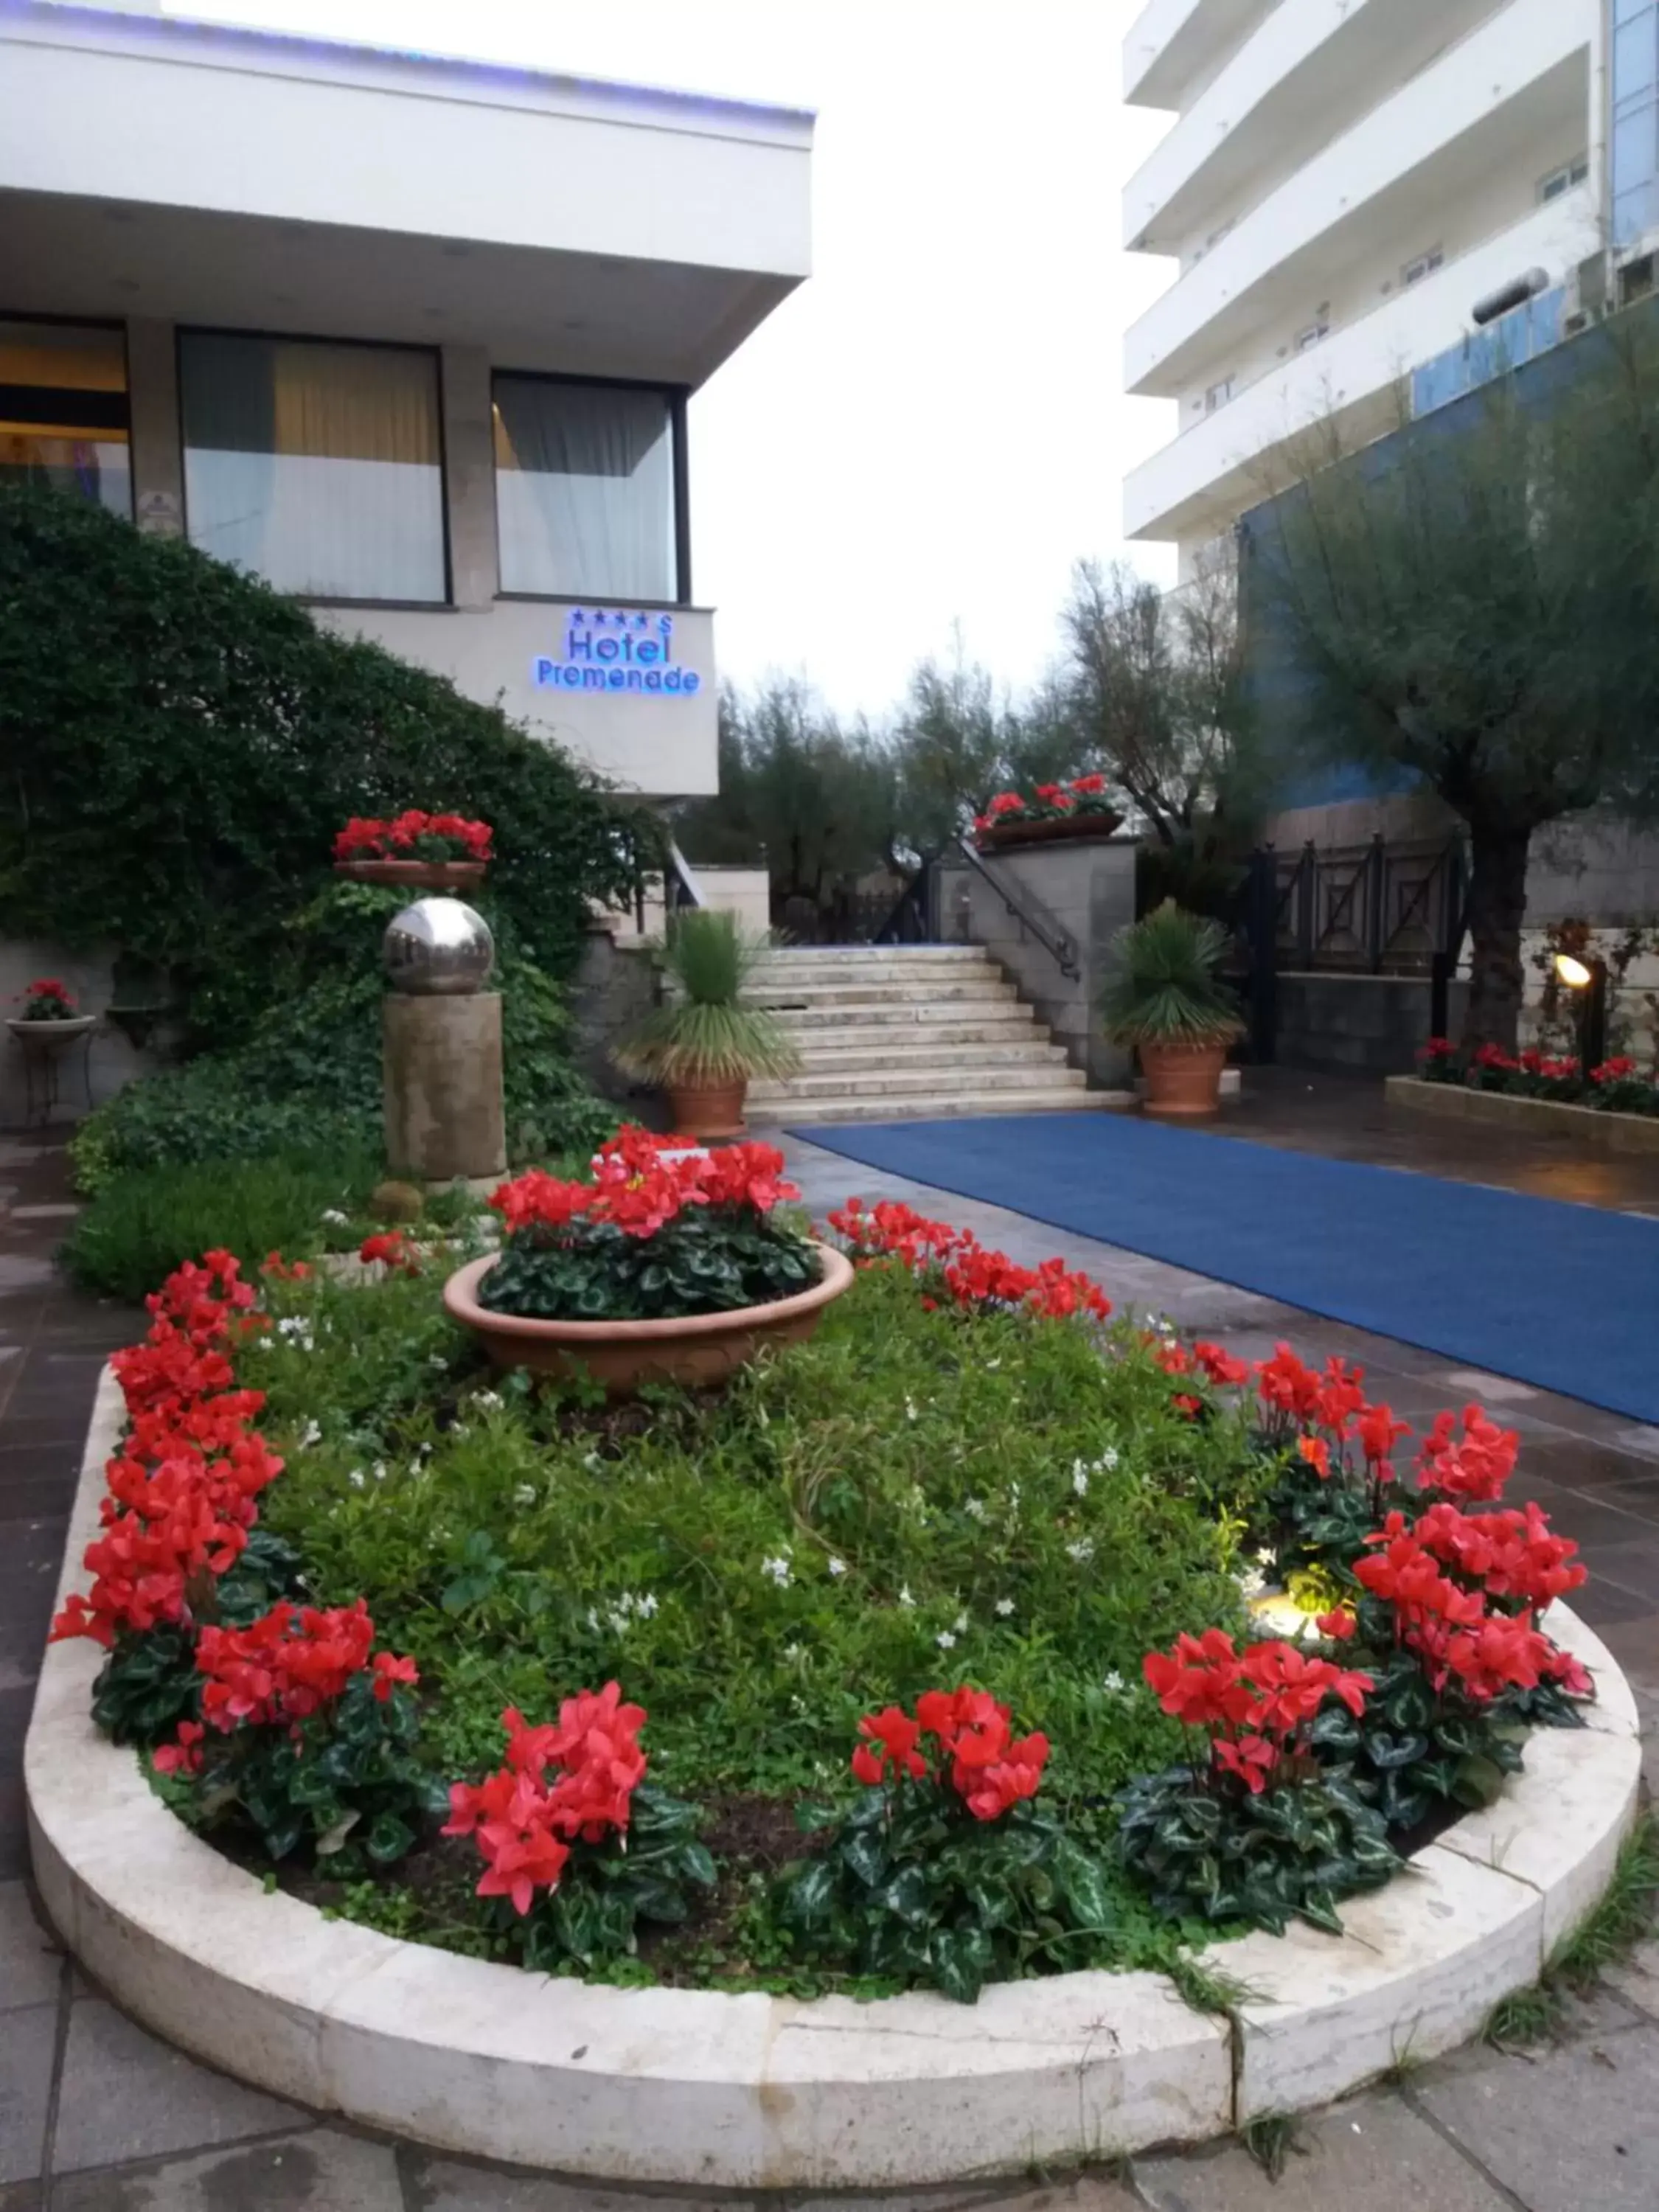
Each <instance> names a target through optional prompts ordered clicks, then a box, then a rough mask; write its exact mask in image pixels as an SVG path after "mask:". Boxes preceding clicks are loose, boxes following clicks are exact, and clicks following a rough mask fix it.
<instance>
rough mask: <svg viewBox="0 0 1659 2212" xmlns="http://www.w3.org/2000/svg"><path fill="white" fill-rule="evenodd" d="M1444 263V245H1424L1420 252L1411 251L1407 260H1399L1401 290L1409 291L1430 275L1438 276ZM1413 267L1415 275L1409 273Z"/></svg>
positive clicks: (1426, 280) (1423, 282)
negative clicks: (1410, 256)
mask: <svg viewBox="0 0 1659 2212" xmlns="http://www.w3.org/2000/svg"><path fill="white" fill-rule="evenodd" d="M1445 265H1446V249H1445V247H1444V246H1425V247H1424V249H1423V251H1422V252H1421V253H1413V256H1412V258H1411V259H1410V260H1409V261H1404V262H1401V265H1400V289H1401V291H1402V292H1409V291H1411V290H1413V289H1414V288H1415V287H1416V286H1417V285H1419V284H1425V283H1427V282H1428V280H1429V278H1430V277H1431V276H1438V274H1439V273H1440V271H1441V270H1443V268H1444V267H1445ZM1413 269H1414V270H1416V271H1417V274H1416V276H1413V275H1412V273H1411V272H1412V270H1413Z"/></svg>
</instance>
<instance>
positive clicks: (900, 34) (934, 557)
mask: <svg viewBox="0 0 1659 2212" xmlns="http://www.w3.org/2000/svg"><path fill="white" fill-rule="evenodd" d="M168 4H169V8H170V10H171V12H176V13H178V14H180V15H197V16H202V15H210V16H213V17H216V18H218V19H220V20H223V21H236V22H243V23H250V24H256V25H260V26H263V27H270V28H275V29H284V30H299V31H306V32H310V33H317V34H319V35H322V36H327V37H334V38H342V39H351V38H361V39H365V40H373V41H379V42H380V43H383V44H387V45H396V46H413V47H420V48H426V49H429V50H431V51H432V52H441V53H465V54H470V55H473V56H476V57H478V58H486V59H490V60H502V61H513V62H520V63H526V64H532V65H538V66H541V67H545V68H549V69H554V70H577V71H580V72H582V73H585V74H590V75H593V76H611V77H621V78H624V79H634V80H636V81H638V82H644V83H652V84H659V85H667V86H672V87H679V88H687V89H690V90H695V91H708V92H724V93H730V94H736V95H738V96H739V97H742V98H747V99H757V100H781V101H784V102H786V103H788V104H790V105H793V106H808V107H813V108H816V109H817V116H818V124H817V149H816V152H815V154H814V157H813V274H812V276H811V278H810V279H809V280H808V282H807V283H805V284H804V285H803V286H801V287H800V289H799V290H798V291H796V292H795V293H794V295H793V296H792V297H791V298H790V299H789V300H788V301H786V302H785V304H784V305H783V307H781V308H780V309H779V310H778V311H777V312H776V313H775V314H774V315H773V316H772V317H771V319H769V321H768V322H767V323H765V324H763V325H762V327H761V329H760V330H759V331H757V332H756V334H755V335H754V336H753V337H751V338H750V340H749V341H748V343H747V344H746V345H744V348H743V349H742V350H741V351H740V352H739V353H738V356H736V358H735V359H734V360H732V362H728V364H727V365H726V368H723V369H721V370H720V373H719V374H717V375H716V376H715V377H714V379H713V380H712V381H711V382H710V383H709V384H708V386H706V387H705V389H704V391H703V392H702V393H701V394H700V395H699V396H698V398H696V400H695V401H694V402H693V404H692V409H691V417H690V435H691V465H692V497H693V516H692V551H693V557H694V564H695V571H696V592H697V597H698V599H700V600H701V601H703V602H705V603H706V604H708V605H713V606H715V607H717V608H718V609H719V611H720V621H719V624H718V627H717V629H716V633H715V642H716V650H717V653H718V655H719V658H720V663H721V665H722V668H723V669H724V670H725V671H726V672H728V673H730V674H732V675H734V676H736V677H738V678H739V679H740V680H744V681H747V680H752V679H753V678H757V677H759V676H761V675H763V673H764V672H765V671H768V670H769V669H779V670H783V671H789V672H795V671H805V673H806V674H807V675H808V676H809V677H810V678H811V679H812V681H813V682H814V683H816V684H817V685H818V687H819V688H820V690H822V691H823V693H824V695H825V696H826V697H828V698H829V700H830V701H831V702H833V703H834V704H835V705H836V706H837V707H838V708H843V709H856V708H865V709H867V710H868V711H870V712H872V713H879V712H880V711H881V710H882V709H883V708H885V707H886V706H887V705H888V704H890V702H892V701H893V700H894V699H895V698H896V696H897V695H898V694H899V692H900V691H901V690H902V686H903V684H904V681H905V678H906V676H907V674H908V671H909V669H910V667H911V665H912V664H913V663H914V662H915V660H916V659H919V658H920V657H921V655H923V654H925V653H943V652H945V651H947V650H948V649H949V646H950V641H951V626H952V624H953V623H958V622H959V623H960V624H961V627H962V633H963V639H964V641H965V645H966V648H967V651H968V653H969V655H970V656H971V657H972V658H974V659H980V660H983V661H984V662H986V663H987V665H989V666H990V667H991V668H992V669H993V671H994V672H995V673H996V675H997V677H998V678H999V679H1000V680H1001V681H1003V682H1005V683H1006V684H1010V685H1012V686H1014V687H1016V688H1018V687H1020V686H1023V685H1024V684H1028V683H1030V681H1031V680H1032V679H1033V678H1035V677H1036V676H1037V675H1038V674H1039V673H1040V672H1041V671H1042V666H1043V665H1044V663H1045V661H1046V660H1047V659H1048V658H1049V656H1050V655H1051V653H1052V652H1053V650H1054V643H1055V633H1054V618H1055V614H1056V611H1057V610H1058V607H1059V605H1060V601H1061V599H1062V598H1063V596H1064V594H1065V590H1066V574H1067V571H1068V570H1069V568H1070V566H1071V563H1072V562H1073V560H1074V559H1075V558H1076V557H1077V556H1079V555H1081V554H1095V555H1099V556H1104V557H1108V558H1109V557H1111V556H1114V555H1115V554H1118V553H1121V552H1128V553H1130V554H1131V556H1132V557H1133V558H1134V559H1135V561H1136V562H1137V564H1138V565H1139V566H1140V567H1141V568H1144V569H1145V570H1146V573H1148V574H1151V575H1152V576H1153V577H1155V578H1156V579H1157V580H1159V581H1161V582H1162V581H1167V580H1172V578H1173V573H1174V568H1173V555H1172V553H1168V552H1166V550H1165V549H1163V548H1148V547H1145V546H1138V547H1134V548H1127V547H1125V546H1124V545H1123V544H1121V538H1120V532H1121V500H1120V492H1119V486H1120V482H1121V477H1122V476H1123V473H1124V471H1125V470H1126V469H1127V468H1128V467H1131V466H1133V464H1134V463H1135V462H1136V461H1137V460H1139V459H1141V458H1142V457H1143V456H1144V455H1145V454H1146V453H1151V452H1152V451H1153V450H1155V449H1156V447H1158V446H1160V445H1161V444H1163V443H1164V440H1165V439H1166V438H1167V437H1168V436H1170V435H1171V433H1172V430H1173V428H1174V410H1173V407H1172V406H1171V405H1170V404H1168V403H1165V402H1162V401H1154V400H1137V399H1127V398H1124V397H1123V396H1122V393H1121V390H1120V380H1121V368H1120V356H1121V334H1122V331H1123V330H1124V328H1125V326H1126V325H1127V324H1128V323H1130V322H1131V321H1133V319H1134V318H1135V317H1136V316H1137V315H1138V314H1139V313H1140V312H1141V310H1142V308H1143V307H1145V306H1146V304H1147V302H1148V301H1150V300H1151V299H1152V298H1153V297H1154V296H1155V295H1156V294H1157V293H1158V291H1159V290H1161V289H1163V288H1164V284H1165V283H1167V282H1168V281H1169V276H1170V264H1168V263H1167V262H1163V261H1153V260H1151V259H1148V258H1146V257H1145V256H1136V255H1128V254H1125V253H1122V252H1120V251H1119V247H1118V240H1119V238H1120V237H1121V227H1120V223H1119V216H1118V196H1119V191H1120V188H1121V184H1122V182H1123V180H1124V179H1125V178H1126V177H1127V175H1128V174H1129V173H1130V172H1131V171H1132V170H1133V168H1134V167H1136V166H1137V165H1138V164H1139V161H1141V160H1143V159H1144V157H1145V155H1146V152H1147V151H1148V149H1150V148H1151V147H1152V145H1153V144H1154V143H1156V141H1157V139H1158V137H1159V136H1160V135H1161V133H1162V131H1163V130H1164V127H1165V123H1166V120H1167V118H1163V117H1160V116H1156V115H1148V114H1146V113H1144V112H1137V111H1134V110H1131V109H1127V108H1125V107H1123V106H1121V104H1120V101H1119V96H1118V88H1119V82H1120V78H1119V66H1118V52H1119V46H1120V44H1121V39H1122V35H1123V33H1124V30H1125V29H1126V28H1127V26H1128V24H1129V23H1130V22H1132V21H1133V18H1134V16H1135V15H1136V13H1137V12H1138V10H1139V5H1140V4H1141V0H587V4H586V5H582V6H578V5H574V4H572V0H466V4H465V5H461V4H459V0H197V4H195V5H184V4H179V0H168Z"/></svg>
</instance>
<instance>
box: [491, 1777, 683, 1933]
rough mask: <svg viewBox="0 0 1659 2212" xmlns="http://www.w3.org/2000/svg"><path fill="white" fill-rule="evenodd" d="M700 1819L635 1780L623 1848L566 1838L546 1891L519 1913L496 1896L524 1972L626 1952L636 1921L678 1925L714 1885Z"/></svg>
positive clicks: (609, 1841)
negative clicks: (554, 1880)
mask: <svg viewBox="0 0 1659 2212" xmlns="http://www.w3.org/2000/svg"><path fill="white" fill-rule="evenodd" d="M701 1819H702V1816H701V1814H699V1812H698V1810H697V1808H696V1806H695V1805H690V1804H687V1803H685V1802H684V1801H683V1800H682V1799H680V1798H678V1797H671V1796H669V1795H668V1794H667V1792H666V1791H665V1790H658V1789H656V1788H654V1787H653V1785H652V1784H650V1783H648V1782H642V1783H641V1784H640V1785H639V1786H638V1788H637V1789H636V1790H635V1791H634V1795H633V1800H632V1805H631V1808H630V1812H629V1823H628V1835H627V1838H626V1849H623V1847H622V1844H620V1843H619V1842H618V1840H617V1838H614V1837H611V1838H606V1840H605V1842H604V1843H602V1844H588V1843H582V1842H580V1841H578V1842H576V1843H573V1844H572V1845H571V1847H570V1857H569V1858H568V1860H567V1862H566V1863H565V1867H564V1871H563V1873H562V1875H560V1877H559V1884H558V1887H557V1888H556V1890H554V1891H553V1893H551V1895H543V1896H542V1897H541V1898H539V1899H538V1901H537V1903H536V1904H535V1905H533V1906H532V1909H531V1911H530V1912H529V1913H528V1914H527V1915H526V1916H525V1917H522V1918H520V1916H519V1915H518V1914H517V1913H515V1912H514V1911H513V1906H512V1904H511V1902H510V1900H509V1899H505V1898H502V1899H498V1900H497V1901H496V1910H495V1919H496V1924H497V1925H498V1927H500V1928H501V1929H502V1930H504V1931H505V1933H506V1934H507V1936H508V1937H509V1939H510V1940H511V1941H512V1942H513V1944H514V1946H515V1947H516V1948H517V1949H518V1952H519V1955H520V1958H521V1959H522V1960H523V1963H524V1964H525V1965H526V1966H528V1967H529V1968H530V1969H531V1970H532V1972H537V1973H550V1972H559V1971H560V1970H562V1969H564V1970H568V1968H569V1967H570V1966H580V1967H592V1966H600V1965H602V1964H605V1963H606V1962H610V1961H614V1960H619V1959H624V1958H629V1957H631V1956H632V1955H633V1954H635V1952H636V1951H637V1950H638V1948H639V1929H640V1923H641V1922H644V1923H647V1925H650V1926H653V1927H656V1928H673V1927H678V1925H679V1923H681V1922H682V1921H684V1919H686V1918H687V1917H688V1916H689V1915H690V1911H691V1905H692V1899H693V1898H694V1897H695V1896H696V1894H697V1893H699V1892H702V1891H708V1890H711V1889H713V1887H714V1881H715V1873H714V1860H713V1859H712V1858H711V1857H709V1855H708V1847H707V1846H706V1845H705V1844H702V1843H700V1842H699V1841H698V1839H697V1829H698V1826H699V1825H700V1823H701Z"/></svg>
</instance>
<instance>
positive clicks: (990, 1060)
mask: <svg viewBox="0 0 1659 2212" xmlns="http://www.w3.org/2000/svg"><path fill="white" fill-rule="evenodd" d="M832 1034H833V1035H834V1036H835V1040H836V1042H834V1043H833V1044H819V1043H818V1042H817V1041H816V1039H815V1040H814V1042H813V1045H812V1049H811V1054H810V1056H808V1057H809V1059H810V1066H809V1070H808V1072H809V1073H812V1074H816V1073H817V1071H818V1070H819V1069H820V1068H823V1070H824V1071H825V1072H826V1073H828V1072H829V1071H830V1070H832V1069H835V1068H846V1069H848V1071H852V1070H854V1069H858V1068H871V1067H890V1068H894V1069H899V1068H906V1067H935V1068H939V1069H940V1070H941V1071H943V1070H944V1069H945V1068H949V1067H987V1068H1000V1067H1036V1066H1049V1067H1053V1066H1062V1067H1063V1066H1065V1064H1066V1048H1065V1046H1064V1045H1059V1044H1048V1043H1045V1042H1044V1041H1043V1038H1042V1033H1041V1031H1039V1030H1035V1029H1034V1028H1033V1026H1032V1024H1030V1023H1029V1022H1028V1023H1026V1024H1025V1025H1024V1030H1023V1031H1022V1032H1021V1034H1020V1035H1019V1036H1018V1037H1017V1038H1015V1039H1012V1040H1005V1039H1004V1038H1003V1037H1002V1036H1000V1035H999V1036H997V1037H995V1038H994V1039H993V1040H990V1041H987V1040H986V1039H985V1038H982V1037H980V1038H967V1039H963V1040H961V1041H960V1042H954V1043H949V1044H947V1043H944V1042H941V1041H940V1040H939V1038H938V1037H936V1036H934V1035H933V1032H932V1030H929V1031H928V1033H927V1036H926V1037H925V1038H924V1039H922V1040H921V1042H919V1043H915V1044H912V1043H909V1042H905V1043H902V1044H895V1043H894V1042H892V1038H891V1036H890V1035H884V1033H883V1032H882V1031H880V1030H876V1031H875V1032H874V1033H873V1034H872V1036H871V1037H870V1038H869V1039H868V1040H866V1041H862V1042H860V1040H859V1039H857V1038H856V1037H854V1039H853V1040H852V1041H851V1042H847V1041H846V1032H844V1031H842V1030H835V1031H833V1032H832Z"/></svg>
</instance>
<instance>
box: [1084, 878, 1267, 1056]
mask: <svg viewBox="0 0 1659 2212" xmlns="http://www.w3.org/2000/svg"><path fill="white" fill-rule="evenodd" d="M1226 949H1227V933H1226V932H1225V930H1224V929H1223V928H1222V927H1221V925H1220V923H1219V922H1215V921H1206V919H1205V918H1204V917H1203V916H1202V915H1196V914H1188V912H1187V911H1186V910H1185V908H1182V907H1178V906H1177V905H1176V902H1175V901H1174V900H1173V899H1165V900H1164V903H1163V905H1162V906H1158V907H1154V908H1153V909H1152V912H1151V913H1150V914H1148V915H1143V916H1142V918H1141V919H1140V921H1137V922H1134V923H1132V924H1131V925H1130V927H1128V928H1127V929H1121V930H1120V931H1119V932H1118V933H1117V935H1116V937H1115V938H1114V939H1113V940H1112V951H1113V953H1114V956H1115V961H1116V965H1115V969H1113V972H1112V973H1111V974H1110V975H1109V976H1108V978H1107V980H1106V983H1105V987H1104V988H1103V990H1102V992H1101V995H1100V1011H1101V1015H1102V1018H1103V1021H1104V1024H1105V1028H1106V1034H1107V1036H1109V1037H1111V1038H1112V1039H1113V1040H1114V1042H1116V1043H1118V1044H1122V1045H1137V1046H1138V1045H1146V1044H1152V1045H1159V1044H1223V1043H1225V1042H1229V1041H1230V1040H1231V1038H1233V1037H1236V1036H1238V1035H1239V1034H1240V1033H1241V1031H1242V1030H1243V1023H1242V1022H1241V1021H1240V1019H1239V1017H1238V1002H1237V1000H1236V999H1235V998H1234V996H1233V994H1232V993H1231V991H1230V990H1229V989H1228V988H1227V986H1226V985H1225V983H1224V982H1223V981H1221V978H1220V976H1219V975H1218V973H1217V970H1218V968H1219V967H1220V965H1221V960H1222V956H1223V955H1224V953H1225V951H1226Z"/></svg>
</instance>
